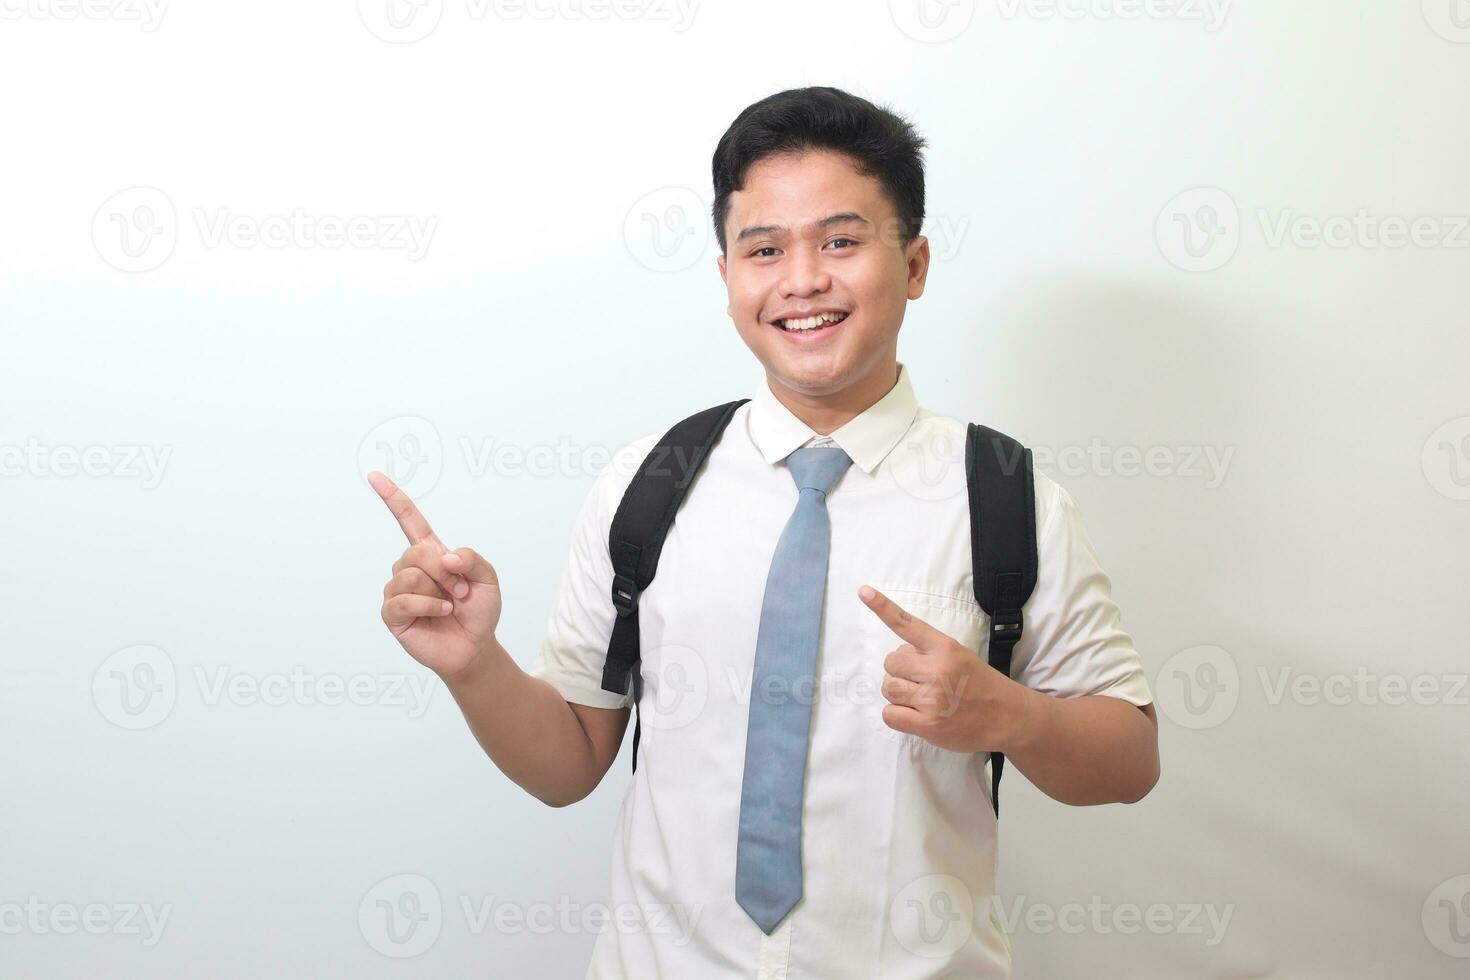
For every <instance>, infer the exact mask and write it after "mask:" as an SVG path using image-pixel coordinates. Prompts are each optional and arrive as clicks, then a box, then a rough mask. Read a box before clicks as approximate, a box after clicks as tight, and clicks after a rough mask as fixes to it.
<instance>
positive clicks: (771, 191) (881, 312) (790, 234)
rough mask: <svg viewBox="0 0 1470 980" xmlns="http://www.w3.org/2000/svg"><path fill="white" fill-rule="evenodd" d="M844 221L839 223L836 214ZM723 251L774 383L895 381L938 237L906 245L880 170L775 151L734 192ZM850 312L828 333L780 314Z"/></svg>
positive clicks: (836, 158) (879, 389) (817, 389)
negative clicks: (788, 325) (912, 305)
mask: <svg viewBox="0 0 1470 980" xmlns="http://www.w3.org/2000/svg"><path fill="white" fill-rule="evenodd" d="M834 219H835V220H834ZM725 235H726V242H727V249H728V251H727V254H726V255H722V256H720V257H719V259H718V262H719V266H720V276H721V278H723V279H724V280H725V286H726V289H727V290H728V292H729V297H730V305H729V307H728V310H727V312H728V313H729V315H730V318H731V319H732V320H734V321H735V328H736V329H737V330H739V331H740V336H741V339H743V340H744V341H745V344H746V346H747V347H749V348H750V350H751V352H752V353H753V354H755V356H756V358H757V359H759V360H760V362H761V364H763V365H764V366H765V369H766V374H767V376H768V377H769V378H771V379H772V381H773V384H774V383H775V382H779V383H781V384H783V385H785V386H786V387H787V388H788V389H790V390H792V391H794V392H799V393H801V394H804V395H807V396H809V397H824V396H829V395H834V394H836V393H838V392H843V391H846V390H848V389H852V388H859V389H868V390H870V391H871V393H872V397H874V398H877V397H880V396H881V395H882V394H883V393H885V392H886V391H887V390H888V388H889V387H891V386H892V383H893V378H894V373H895V371H896V365H897V350H898V330H899V327H900V326H902V324H903V314H904V307H905V304H906V302H907V301H908V300H911V299H918V298H919V297H920V296H921V295H923V292H924V277H925V275H926V274H927V272H928V268H929V245H928V241H927V240H926V239H925V238H924V237H923V236H922V235H920V236H917V237H915V239H914V240H913V241H912V242H910V243H909V244H908V246H906V247H905V246H903V245H901V244H900V242H899V236H898V222H897V216H896V214H895V213H894V210H893V206H892V205H891V204H890V203H889V201H888V199H887V197H886V196H885V195H884V194H883V191H882V189H881V187H880V185H879V183H878V181H877V179H876V178H873V177H866V176H863V175H861V174H859V173H858V172H857V169H856V168H855V166H854V163H853V161H852V160H851V158H849V157H847V156H844V155H842V154H838V153H833V152H829V151H824V150H822V151H811V152H807V153H803V154H782V155H779V156H770V157H766V158H765V159H763V160H761V161H759V162H758V163H756V164H755V165H754V166H752V167H751V168H750V170H749V171H748V173H747V174H746V178H745V186H744V187H743V188H741V189H740V190H738V191H736V192H734V193H733V194H731V195H730V212H729V217H728V219H727V223H726V226H725ZM824 312H835V313H839V314H845V315H846V319H844V320H843V321H842V322H841V323H837V324H833V325H830V326H825V327H822V328H820V329H817V330H811V331H805V332H802V331H797V330H786V329H783V328H782V326H781V325H779V324H778V323H777V321H778V320H780V319H782V318H785V317H788V316H790V317H792V318H797V317H799V316H800V315H801V314H804V313H824Z"/></svg>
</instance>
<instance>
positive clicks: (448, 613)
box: [368, 470, 501, 678]
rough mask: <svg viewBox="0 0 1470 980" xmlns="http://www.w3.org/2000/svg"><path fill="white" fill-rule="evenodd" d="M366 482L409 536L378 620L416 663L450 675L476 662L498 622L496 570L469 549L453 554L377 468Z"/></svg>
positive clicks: (444, 675) (386, 587)
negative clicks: (406, 546) (381, 620)
mask: <svg viewBox="0 0 1470 980" xmlns="http://www.w3.org/2000/svg"><path fill="white" fill-rule="evenodd" d="M368 483H370V484H371V485H372V488H373V489H374V490H376V491H377V492H378V496H380V497H382V498H383V502H384V503H386V504H387V505H388V509H389V510H390V511H392V512H393V516H394V517H395V518H397V519H398V526H399V527H401V528H403V533H404V535H405V536H407V538H408V548H407V549H405V550H404V552H403V554H402V556H400V557H399V559H398V560H397V561H396V562H394V563H393V577H392V578H390V579H389V580H388V584H387V585H385V586H383V611H382V612H383V622H384V623H385V624H386V625H387V627H388V630H389V632H391V633H392V634H393V635H394V636H395V637H397V638H398V642H399V643H401V644H402V645H403V649H405V650H407V651H408V652H409V655H410V656H412V657H413V658H414V659H415V660H417V661H418V662H419V663H421V664H423V665H424V666H425V667H428V668H429V669H430V670H432V671H434V672H435V673H436V674H439V675H440V676H441V677H446V678H447V677H453V676H454V675H456V674H459V673H461V672H462V671H464V670H465V669H466V668H468V667H470V666H471V665H473V664H474V663H475V660H476V658H477V657H479V656H480V654H481V652H482V650H483V649H484V648H485V645H486V644H487V643H488V642H489V641H491V640H492V639H494V636H495V627H496V625H497V624H499V622H500V607H501V602H500V599H501V596H500V581H499V579H498V578H497V577H496V575H495V569H494V568H492V567H491V566H490V563H489V562H487V561H486V560H485V559H484V558H481V557H480V556H479V555H478V554H476V553H475V552H474V551H473V550H471V549H469V548H456V549H455V550H453V551H450V550H449V549H448V548H446V547H445V546H444V542H442V541H440V540H439V536H438V535H436V534H435V533H434V531H433V529H432V528H431V527H429V522H428V520H427V519H425V517H424V515H423V513H422V512H421V511H420V510H419V509H418V507H416V506H415V505H414V502H413V501H412V500H410V499H408V494H406V493H404V492H403V491H402V490H401V489H399V487H398V486H397V485H395V484H394V482H393V481H392V480H390V479H388V477H386V476H385V475H383V474H382V473H379V472H378V471H377V470H374V471H373V472H371V473H369V474H368Z"/></svg>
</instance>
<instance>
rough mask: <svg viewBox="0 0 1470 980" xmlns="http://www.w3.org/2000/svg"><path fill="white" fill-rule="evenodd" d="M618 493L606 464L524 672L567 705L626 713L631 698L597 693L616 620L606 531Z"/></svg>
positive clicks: (578, 521) (585, 508)
mask: <svg viewBox="0 0 1470 980" xmlns="http://www.w3.org/2000/svg"><path fill="white" fill-rule="evenodd" d="M622 482H623V483H626V482H628V480H626V479H625V480H623V481H622ZM617 491H618V480H617V468H616V467H614V466H611V465H609V466H607V467H605V468H604V469H603V471H602V472H601V473H600V474H599V475H598V477H597V478H596V479H595V480H594V481H593V484H592V489H591V490H589V491H588V492H587V496H586V499H584V500H583V502H582V507H581V510H580V511H579V512H578V514H577V517H576V522H575V523H574V524H573V526H572V542H571V546H570V547H569V548H568V549H567V557H566V562H565V564H564V565H563V567H562V573H561V584H560V586H559V587H558V589H557V593H556V599H555V603H554V605H553V607H552V611H551V618H550V620H549V621H548V622H547V624H546V635H545V637H544V638H543V639H542V641H541V649H540V652H539V653H538V655H537V660H536V663H535V664H534V665H533V666H532V667H531V670H530V671H529V673H530V674H531V676H533V677H540V678H541V679H542V680H544V681H546V682H547V683H548V684H550V685H551V686H552V687H554V688H556V690H557V691H558V692H560V694H561V696H562V697H563V698H565V699H566V700H568V701H571V702H574V703H576V704H586V705H591V706H593V707H595V708H626V707H631V706H632V704H633V696H632V694H631V693H630V694H616V693H613V692H611V691H604V690H603V689H602V668H603V664H604V662H605V661H606V660H607V646H608V643H609V641H610V640H611V639H612V629H613V620H614V619H615V618H616V617H617V610H616V609H614V608H613V604H612V578H613V570H612V558H611V556H610V554H609V553H608V532H609V531H610V530H611V527H612V515H613V513H614V512H615V510H616V502H615V501H612V500H610V499H609V494H612V493H615V492H617Z"/></svg>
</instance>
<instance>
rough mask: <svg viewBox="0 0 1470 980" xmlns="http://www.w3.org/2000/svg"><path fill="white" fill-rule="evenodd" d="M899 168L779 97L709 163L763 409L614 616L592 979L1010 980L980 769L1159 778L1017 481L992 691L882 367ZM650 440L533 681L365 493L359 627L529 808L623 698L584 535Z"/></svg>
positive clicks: (1076, 594)
mask: <svg viewBox="0 0 1470 980" xmlns="http://www.w3.org/2000/svg"><path fill="white" fill-rule="evenodd" d="M923 145H924V143H923V140H922V139H920V138H919V137H918V136H917V135H916V134H915V133H914V131H913V129H912V128H911V126H910V125H909V124H908V123H906V122H905V121H903V120H902V119H901V118H899V117H897V116H895V115H893V114H892V113H890V112H888V111H886V110H884V109H880V108H879V107H877V106H874V105H873V104H872V103H870V102H868V101H866V100H863V99H860V98H857V97H855V96H852V95H850V94H848V93H846V92H842V91H840V90H837V89H832V88H806V89H797V90H792V91H787V92H782V93H779V94H777V95H773V96H771V97H769V98H767V99H764V100H762V101H760V102H757V103H756V104H754V105H752V106H750V107H749V108H747V109H746V110H745V111H744V112H742V113H741V114H740V116H739V117H738V118H737V119H736V120H735V122H734V123H733V124H732V125H731V126H730V128H729V130H728V131H727V132H726V134H725V135H724V137H723V138H722V139H721V140H720V143H719V146H718V148H717V149H716V152H715V156H714V185H715V206H714V218H715V228H716V234H717V237H718V240H719V243H720V251H721V255H720V256H719V259H718V265H719V269H720V275H721V276H722V277H723V279H724V281H725V284H726V287H727V290H728V294H729V306H728V308H727V312H728V314H729V316H730V317H731V319H732V320H733V321H734V323H735V328H736V330H738V331H739V333H740V336H741V338H742V339H743V340H744V342H745V344H746V345H747V346H748V347H749V348H750V350H751V352H752V353H753V354H754V355H755V357H756V359H757V360H758V361H759V362H760V364H761V366H762V368H763V369H764V370H763V377H762V378H761V380H760V381H759V383H758V384H757V385H756V386H755V390H754V392H753V398H751V400H750V401H748V402H746V403H745V404H743V405H741V406H740V407H739V408H737V409H736V410H735V412H734V414H733V416H732V417H731V420H730V422H729V425H728V426H727V428H726V429H725V430H724V432H723V434H722V435H721V437H720V439H719V441H718V442H716V443H715V445H714V447H713V449H712V450H711V451H710V453H709V456H708V457H707V459H706V461H705V463H704V466H703V468H702V469H701V470H700V471H699V474H698V476H697V478H696V480H695V481H694V483H693V484H692V485H691V486H690V489H689V492H688V495H687V496H686V498H685V500H684V502H683V506H682V507H681V509H680V510H679V511H678V514H677V519H676V520H675V522H674V524H673V526H672V528H671V529H670V532H669V535H668V538H667V540H666V542H665V544H664V547H663V550H662V553H661V556H660V559H659V564H658V572H657V575H656V577H655V579H654V581H653V583H652V584H651V585H650V586H649V587H648V588H647V589H645V590H644V591H643V593H642V594H641V596H640V597H639V600H638V610H639V628H640V633H641V650H642V660H641V664H640V667H639V671H640V676H641V678H642V682H643V687H642V700H641V710H642V717H643V729H644V731H643V738H642V741H641V744H640V745H639V749H638V756H639V764H638V767H637V769H636V772H635V774H634V777H633V780H632V783H631V785H630V786H629V789H628V791H627V795H626V796H625V797H624V800H623V807H622V812H621V814H620V817H619V826H618V828H617V833H616V835H615V837H614V841H613V876H612V898H613V913H614V914H613V916H612V921H610V922H609V923H608V924H607V926H606V928H605V929H603V931H602V932H601V933H600V935H599V937H598V940H597V943H596V948H595V951H594V954H593V961H592V964H591V966H590V968H589V970H588V973H587V976H588V977H596V978H613V977H634V978H640V980H641V978H653V977H665V978H678V980H683V978H690V977H693V978H700V980H713V978H722V977H730V978H736V977H741V978H748V977H785V978H790V980H796V978H830V977H883V978H885V980H887V978H906V977H912V978H920V977H938V976H964V977H971V978H992V977H993V978H1001V977H1007V976H1009V974H1010V947H1009V943H1008V941H1007V939H1006V937H1005V935H1004V933H1003V932H1002V931H1001V929H1000V927H999V923H998V921H997V920H996V919H995V918H994V917H993V915H992V907H993V905H992V896H993V894H994V890H995V887H994V886H995V869H996V818H995V814H994V812H993V810H992V806H991V802H992V801H991V799H990V782H989V778H988V775H987V772H986V761H987V759H988V758H989V753H990V752H991V751H998V752H1003V753H1004V754H1005V755H1006V756H1007V757H1009V759H1010V761H1011V763H1012V765H1013V766H1014V767H1015V768H1016V769H1019V770H1020V771H1021V772H1023V773H1025V774H1026V776H1027V778H1028V779H1030V780H1031V781H1032V782H1033V783H1034V784H1035V785H1036V786H1038V787H1039V788H1040V789H1041V790H1042V791H1043V792H1045V793H1046V794H1048V795H1049V796H1051V797H1053V798H1054V799H1057V800H1059V801H1061V802H1064V803H1070V804H1073V805H1087V804H1096V803H1107V802H1119V801H1121V802H1130V803H1131V802H1134V801H1137V800H1139V799H1141V798H1142V797H1143V796H1144V795H1146V794H1147V793H1148V792H1149V790H1150V789H1151V788H1152V787H1153V785H1154V783H1155V782H1156V781H1157V779H1158V775H1159V761H1158V750H1157V722H1156V720H1155V715H1154V710H1153V705H1152V698H1151V696H1150V693H1149V688H1148V683H1147V681H1146V679H1145V676H1144V673H1143V669H1142V665H1141V663H1140V661H1139V658H1138V655H1137V653H1136V652H1135V651H1134V648H1133V644H1132V640H1131V639H1130V638H1129V636H1128V634H1127V633H1126V632H1124V631H1123V629H1122V627H1121V625H1120V622H1119V616H1118V610H1117V607H1116V605H1115V604H1114V602H1113V600H1112V598H1111V596H1110V583H1109V580H1108V577H1107V576H1106V574H1104V572H1103V571H1102V569H1101V568H1100V567H1099V565H1098V560H1097V556H1096V554H1095V553H1094V551H1093V549H1092V546H1091V544H1090V542H1089V540H1088V538H1087V535H1086V532H1085V530H1084V528H1083V525H1082V521H1081V518H1080V516H1079V514H1078V510H1077V507H1076V505H1075V504H1074V503H1073V501H1072V498H1071V497H1070V496H1069V495H1068V494H1067V493H1066V491H1065V490H1063V489H1062V488H1061V487H1059V486H1058V485H1057V484H1056V483H1055V482H1053V481H1052V480H1050V479H1048V478H1047V477H1046V476H1045V475H1044V474H1041V473H1037V474H1036V476H1035V493H1036V500H1035V512H1036V538H1037V553H1038V575H1037V585H1036V588H1035V591H1034V592H1033V594H1032V595H1031V598H1030V599H1029V600H1028V601H1027V602H1026V604H1025V607H1024V614H1025V632H1024V634H1023V636H1022V639H1021V641H1020V643H1019V644H1018V645H1017V647H1016V649H1015V652H1014V654H1013V661H1012V669H1011V676H1010V677H1006V676H1003V675H1002V674H1001V673H1000V672H998V671H996V670H994V669H992V668H991V667H990V666H989V665H988V663H987V662H986V650H987V649H988V648H987V643H988V629H987V624H988V621H987V617H986V616H985V614H984V613H983V611H982V610H981V609H980V607H979V605H978V604H977V603H976V602H975V600H974V591H973V584H972V580H973V572H972V565H971V555H970V547H969V541H970V536H969V530H970V529H969V519H970V518H969V509H968V497H967V493H966V486H965V472H964V466H963V463H962V462H961V460H960V457H959V456H958V455H957V452H956V450H957V449H958V448H959V447H963V445H964V441H965V423H964V422H962V421H959V420H957V419H954V418H951V417H949V416H945V415H941V414H937V413H935V412H931V411H929V410H927V409H924V408H921V407H919V405H918V403H917V400H916V398H915V395H914V390H913V387H912V383H911V379H910V376H909V371H908V368H907V366H906V365H904V364H903V363H902V362H900V361H899V360H898V358H897V342H898V332H899V328H900V326H901V325H902V323H903V318H904V312H905V308H906V306H907V303H908V301H909V300H914V299H918V298H919V297H920V296H921V295H923V291H924V283H925V278H926V276H927V274H928V271H929V246H928V243H927V241H926V239H925V238H924V237H923V236H922V235H920V234H919V233H918V232H919V229H920V227H921V225H922V221H923V216H924V184H923V165H922V160H921V157H920V150H921V149H922V147H923ZM710 401H711V404H715V403H716V401H717V400H716V399H715V398H711V400H710ZM706 407H708V406H704V405H700V406H689V409H690V412H692V411H694V410H698V409H702V408H706ZM690 412H684V413H682V414H679V416H678V417H679V418H682V417H683V415H687V414H690ZM676 414H677V413H676ZM676 421H678V418H671V419H670V420H669V422H670V425H672V424H673V423H674V422H676ZM666 428H667V427H664V428H661V429H660V430H658V431H656V432H651V433H648V434H646V435H644V436H643V437H642V438H640V439H637V440H634V441H633V442H632V443H630V444H628V445H627V446H625V447H623V449H622V450H621V451H620V452H619V454H618V459H617V460H616V461H615V462H614V463H613V464H612V465H610V466H609V467H607V468H606V469H605V470H604V471H603V472H602V473H601V474H600V475H599V476H598V478H597V479H596V481H595V483H594V485H593V487H592V489H591V492H590V493H589V494H588V496H587V498H586V502H585V503H584V505H583V507H582V510H581V513H580V515H579V517H578V520H577V523H576V526H575V529H574V532H573V540H572V546H571V550H570V553H569V555H568V558H567V562H566V565H565V569H564V572H563V576H562V580H561V589H560V592H559V594H558V596H557V600H556V605H555V609H554V611H553V613H552V616H551V619H550V623H549V628H548V630H547V633H546V637H545V640H544V641H543V643H542V645H541V649H540V656H539V660H538V662H537V663H536V665H535V667H534V668H533V669H532V671H531V672H529V673H527V672H525V671H522V670H521V668H520V667H518V666H517V664H516V661H515V660H514V659H513V658H512V657H511V655H510V654H509V653H507V652H506V650H505V649H504V648H503V647H502V646H501V645H500V644H499V643H498V642H497V641H496V638H495V627H496V623H497V622H498V620H499V617H500V608H501V607H500V592H499V586H498V581H497V579H496V576H495V572H494V569H493V568H492V567H491V566H490V564H489V563H488V562H486V561H485V560H484V559H483V558H481V557H480V556H479V555H477V554H476V553H475V552H473V551H471V550H470V549H468V548H460V549H457V550H454V551H450V550H448V549H447V548H446V547H445V546H444V545H443V544H442V543H441V542H440V541H439V539H438V538H437V537H435V536H434V534H433V532H432V531H431V530H430V528H429V526H428V524H427V523H426V522H425V520H424V518H423V516H422V515H421V514H420V513H419V512H418V510H417V509H416V508H415V507H414V505H413V504H412V502H411V501H409V500H408V499H407V498H406V497H405V496H404V495H403V494H402V492H400V491H398V490H397V488H396V487H394V486H393V485H392V483H391V482H390V481H388V480H387V479H386V478H385V477H383V476H382V475H381V474H373V475H372V477H371V480H372V482H373V485H374V487H375V488H376V489H377V491H378V492H379V494H381V495H382V496H383V497H384V499H385V500H386V501H387V503H388V506H389V507H390V508H391V509H392V511H393V513H394V514H395V515H396V516H397V518H398V520H399V523H400V524H401V525H402V527H403V529H404V531H405V533H406V534H407V535H408V538H409V542H410V545H409V548H408V549H407V550H406V551H405V552H404V553H403V556H402V557H401V558H400V559H399V560H398V562H397V563H396V564H395V565H394V566H393V577H392V580H391V581H390V582H389V583H388V585H387V587H386V588H385V589H384V603H383V619H384V621H385V622H386V623H387V625H388V627H389V629H390V630H391V631H392V632H393V634H394V635H395V636H396V637H397V638H398V640H399V642H400V643H402V644H403V646H404V647H405V648H406V649H407V650H408V652H409V653H410V654H412V655H413V656H414V657H415V658H416V659H418V660H419V661H420V662H421V663H423V664H424V665H426V666H428V667H429V668H431V669H432V670H434V671H436V672H438V673H439V675H440V676H441V677H443V679H444V681H445V683H446V685H447V686H448V687H449V689H450V690H451V691H452V692H453V694H454V697H455V698H456V699H457V701H458V703H459V705H460V707H461V708H462V709H463V711H464V715H465V718H466V719H467V720H468V722H469V725H470V728H471V730H472V731H473V732H474V734H475V736H476V738H477V739H478V740H479V742H480V744H481V745H482V746H483V747H484V749H485V751H486V752H487V753H488V754H489V755H490V757H491V759H493V760H494V762H495V764H496V765H497V766H499V767H500V769H501V770H502V771H504V772H505V773H506V775H508V776H509V777H510V778H511V779H513V780H514V781H515V782H516V783H517V784H519V785H520V786H522V787H523V788H525V789H526V790H527V791H528V792H530V793H532V794H534V795H535V796H536V797H537V798H539V799H541V800H543V801H545V802H546V803H548V804H550V805H552V806H564V805H566V804H568V803H573V802H576V801H577V800H580V799H582V798H583V797H585V796H586V795H587V794H588V793H590V792H591V791H592V790H593V788H595V787H596V786H597V784H598V782H599V781H600V780H601V779H602V777H603V775H604V774H605V773H606V772H607V769H608V767H609V765H610V764H611V762H612V760H613V758H614V756H615V755H616V754H617V752H618V749H619V746H620V744H621V742H622V738H623V734H624V731H625V729H626V726H627V724H628V720H629V713H630V712H629V707H630V705H631V704H632V702H633V698H632V695H631V694H625V693H614V692H609V691H606V690H603V689H602V684H601V681H602V677H603V665H604V661H605V659H606V657H607V652H608V644H609V637H610V635H611V632H612V628H613V623H614V620H615V618H616V616H617V612H616V610H615V608H614V606H613V602H612V598H611V583H612V578H613V568H612V564H611V560H610V556H609V540H608V538H609V528H610V526H611V523H612V518H613V514H614V513H615V512H616V510H617V507H618V503H619V501H620V500H621V498H622V495H623V492H624V490H625V489H626V488H627V487H628V485H629V483H630V482H631V479H632V476H633V473H634V471H635V469H636V466H637V463H638V462H639V461H640V460H642V459H643V458H644V456H645V455H646V454H647V453H648V452H649V450H650V449H651V448H652V447H653V446H654V445H655V444H656V443H657V441H658V439H659V437H660V436H661V435H662V434H663V432H664V431H665V430H666Z"/></svg>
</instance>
